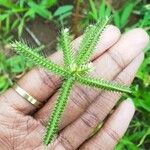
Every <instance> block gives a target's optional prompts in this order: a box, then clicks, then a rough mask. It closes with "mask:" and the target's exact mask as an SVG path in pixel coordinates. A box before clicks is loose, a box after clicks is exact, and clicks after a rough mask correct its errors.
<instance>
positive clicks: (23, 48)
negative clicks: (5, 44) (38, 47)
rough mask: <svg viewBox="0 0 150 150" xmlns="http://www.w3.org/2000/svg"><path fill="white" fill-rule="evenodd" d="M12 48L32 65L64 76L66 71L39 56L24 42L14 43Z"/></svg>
mask: <svg viewBox="0 0 150 150" xmlns="http://www.w3.org/2000/svg"><path fill="white" fill-rule="evenodd" d="M11 46H12V48H14V49H15V50H16V51H17V52H18V53H19V54H21V55H23V56H24V57H26V58H27V59H29V60H31V61H32V62H33V63H34V64H36V65H38V66H41V67H43V68H45V69H48V70H49V71H52V72H54V73H56V74H58V75H62V76H66V75H68V73H67V71H66V70H65V69H63V68H61V67H60V66H58V65H57V64H55V63H53V62H52V61H50V60H48V59H46V58H44V57H42V56H40V55H39V54H38V53H36V52H35V51H34V50H33V49H31V48H30V47H28V46H27V45H26V44H25V43H24V42H18V41H15V42H13V43H11Z"/></svg>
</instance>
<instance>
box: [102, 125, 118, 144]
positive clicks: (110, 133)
mask: <svg viewBox="0 0 150 150" xmlns="http://www.w3.org/2000/svg"><path fill="white" fill-rule="evenodd" d="M103 129H104V130H103V131H104V132H105V133H106V134H107V135H108V136H109V137H110V139H112V140H113V141H114V142H115V143H118V142H119V140H120V138H121V137H120V135H119V133H118V132H117V131H115V130H114V129H112V128H110V127H108V126H105V127H104V128H103Z"/></svg>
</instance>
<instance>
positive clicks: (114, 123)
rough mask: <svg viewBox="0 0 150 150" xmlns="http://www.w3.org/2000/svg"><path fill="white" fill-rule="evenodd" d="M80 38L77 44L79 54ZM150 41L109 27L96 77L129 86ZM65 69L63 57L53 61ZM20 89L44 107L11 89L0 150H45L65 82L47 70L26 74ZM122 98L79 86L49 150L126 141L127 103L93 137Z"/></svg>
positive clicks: (2, 106) (1, 116)
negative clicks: (49, 123) (46, 135)
mask: <svg viewBox="0 0 150 150" xmlns="http://www.w3.org/2000/svg"><path fill="white" fill-rule="evenodd" d="M80 39H81V37H79V38H77V39H76V40H75V41H74V42H73V48H74V51H77V50H78V45H79V42H80ZM148 41H149V37H148V35H147V34H146V33H145V31H143V30H142V29H133V30H131V31H128V32H127V33H125V34H123V35H120V31H119V30H118V29H117V28H116V27H114V26H112V25H109V26H108V27H107V28H106V30H105V31H104V33H103V35H102V38H101V39H100V41H99V42H98V45H97V47H96V51H95V53H94V55H93V56H92V58H91V61H93V64H94V66H95V70H94V72H92V75H93V76H97V77H103V78H105V79H107V80H116V81H117V82H121V83H125V84H130V83H131V82H132V80H133V78H134V76H135V73H136V71H137V69H138V68H139V66H140V64H141V62H142V60H143V52H142V49H144V48H145V46H146V45H147V43H148ZM50 59H51V60H53V61H55V62H56V63H59V64H61V63H62V60H63V58H62V53H61V52H60V51H59V52H56V53H54V54H53V55H51V56H50ZM18 84H19V85H20V86H21V87H22V88H23V89H24V90H26V91H27V92H28V93H30V95H32V96H33V97H35V98H36V99H37V100H39V101H41V102H45V101H46V103H45V105H44V106H43V107H42V108H40V109H38V110H37V109H36V108H35V107H34V106H33V105H31V104H30V103H28V102H27V101H26V100H25V99H23V98H22V97H20V96H19V95H18V94H17V93H16V92H15V91H14V90H13V89H9V90H8V91H7V92H5V93H4V94H3V95H1V98H0V99H1V100H0V133H1V134H0V149H2V150H12V149H15V150H22V149H23V150H36V149H37V150H43V149H45V146H44V145H43V143H42V136H43V134H44V132H45V127H46V125H47V120H48V117H49V114H50V113H51V111H52V108H53V106H54V103H55V100H56V97H57V95H58V89H59V87H60V86H61V79H60V78H58V77H57V76H55V75H53V74H50V73H48V72H46V71H44V70H43V69H39V68H35V69H33V70H31V71H30V72H28V73H27V74H26V75H25V76H24V77H23V78H22V79H21V80H19V81H18ZM120 96H121V95H120V94H119V93H111V92H106V91H97V90H92V89H88V88H84V87H80V86H79V85H77V84H76V86H74V88H73V92H72V94H71V96H70V99H69V102H68V105H67V107H66V109H65V112H64V113H63V117H62V119H61V123H60V126H59V129H60V130H59V131H60V132H59V135H58V137H56V140H55V141H54V142H53V143H52V144H51V145H49V146H48V147H47V149H50V150H51V149H52V150H74V149H79V150H82V149H83V150H88V149H89V150H98V149H104V150H105V149H106V150H109V149H113V148H114V147H115V145H116V144H117V143H118V141H119V139H120V138H121V137H122V136H123V134H124V132H125V130H126V129H127V127H128V125H129V122H130V120H131V118H132V116H133V114H134V106H133V104H132V102H131V101H130V100H127V101H124V102H123V103H121V104H120V105H119V107H118V108H117V109H116V110H115V111H114V113H113V114H112V115H111V116H110V117H109V118H108V119H107V120H106V121H105V122H104V125H103V126H102V128H101V129H100V130H99V131H98V132H97V133H96V134H95V135H93V136H92V137H91V135H92V134H93V132H94V129H95V128H96V127H97V125H99V124H100V123H102V122H103V121H104V119H105V118H106V116H108V114H110V111H111V110H112V109H113V107H114V105H115V104H116V102H117V100H118V99H119V97H120Z"/></svg>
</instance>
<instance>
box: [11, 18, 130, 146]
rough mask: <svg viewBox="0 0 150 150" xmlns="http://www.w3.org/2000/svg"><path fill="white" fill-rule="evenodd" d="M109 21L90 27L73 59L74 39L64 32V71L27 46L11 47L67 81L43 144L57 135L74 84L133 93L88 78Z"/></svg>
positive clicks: (112, 84) (13, 45) (117, 85)
mask: <svg viewBox="0 0 150 150" xmlns="http://www.w3.org/2000/svg"><path fill="white" fill-rule="evenodd" d="M108 21H109V18H108V17H104V18H102V19H100V20H99V21H98V22H97V23H96V24H95V25H90V26H89V27H87V29H86V31H85V33H84V35H83V39H82V40H81V43H80V46H79V51H78V54H77V55H76V57H75V58H74V56H73V54H72V47H71V36H70V32H69V29H68V28H67V29H63V30H62V31H61V36H60V38H59V45H60V48H61V49H62V51H63V55H64V56H63V59H64V67H61V66H59V65H57V64H55V63H53V62H52V61H50V60H48V59H46V58H44V57H42V56H40V55H39V54H38V53H36V52H34V50H33V49H32V48H30V47H28V46H27V44H25V43H24V42H21V41H15V42H13V43H12V44H11V45H12V47H13V48H14V49H15V50H16V51H17V52H18V53H19V54H21V55H23V56H24V57H25V58H27V59H29V60H31V61H33V63H35V64H36V65H37V66H40V67H43V68H45V69H46V70H48V71H51V72H53V73H56V74H57V75H60V76H61V77H63V78H64V82H63V84H62V87H61V88H60V95H59V96H58V98H57V101H56V104H55V107H54V110H53V112H52V114H51V116H50V118H49V121H48V125H47V130H46V133H45V136H44V140H43V141H44V144H45V145H48V144H49V143H51V142H52V141H53V139H54V137H55V135H56V134H57V132H58V125H59V122H60V118H61V116H62V113H63V111H64V109H65V106H66V104H67V101H68V99H69V95H70V92H71V89H72V87H73V85H74V83H75V82H79V83H80V84H82V85H85V86H89V87H94V88H98V89H104V90H108V91H117V92H126V93H130V92H131V90H130V88H129V87H128V86H126V85H121V84H118V83H114V82H110V81H106V80H104V79H95V78H94V77H91V76H88V73H89V72H90V71H91V68H92V67H91V65H89V64H90V63H89V58H90V56H91V54H92V53H93V51H94V49H95V47H96V44H97V42H98V40H99V39H100V37H101V35H102V32H103V30H104V29H105V27H106V25H107V23H108Z"/></svg>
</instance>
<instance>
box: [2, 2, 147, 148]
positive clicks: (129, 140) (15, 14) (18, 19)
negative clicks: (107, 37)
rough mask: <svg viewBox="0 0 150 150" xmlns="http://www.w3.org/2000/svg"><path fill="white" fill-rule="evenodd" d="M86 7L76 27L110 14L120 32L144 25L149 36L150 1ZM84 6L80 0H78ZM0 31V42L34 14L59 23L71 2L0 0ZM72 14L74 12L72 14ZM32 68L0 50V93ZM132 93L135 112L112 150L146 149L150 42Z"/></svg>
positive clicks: (22, 60)
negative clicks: (122, 135) (124, 133)
mask: <svg viewBox="0 0 150 150" xmlns="http://www.w3.org/2000/svg"><path fill="white" fill-rule="evenodd" d="M87 2H88V3H86V5H88V6H87V7H83V8H80V9H81V13H82V14H81V15H82V19H81V21H80V23H79V24H80V25H81V26H80V28H84V27H85V26H87V25H89V24H90V23H93V22H94V21H97V20H98V19H99V18H100V17H102V16H104V15H110V14H111V15H112V22H113V24H115V25H116V26H118V27H119V28H120V29H121V30H122V31H126V30H129V29H131V28H135V27H142V28H144V29H145V30H146V31H147V32H148V34H149V35H150V4H148V0H128V1H126V3H125V4H124V5H123V6H122V7H119V9H116V8H113V7H112V5H110V4H109V3H106V2H105V0H101V1H99V0H87ZM80 3H82V4H83V5H84V0H80ZM0 6H1V7H0V31H1V33H2V37H1V41H2V40H5V43H7V42H8V41H9V40H10V39H11V38H12V36H8V35H11V34H10V32H11V31H12V30H14V29H15V28H17V32H18V36H21V34H22V31H23V28H24V25H25V24H26V22H28V21H29V20H33V21H34V19H35V18H36V16H40V17H41V18H43V19H45V20H49V21H53V22H55V23H56V24H57V25H58V24H59V23H61V24H63V23H64V22H66V21H67V18H68V17H70V16H71V14H72V10H73V8H75V5H72V4H65V5H60V4H59V2H58V1H57V0H41V1H35V0H18V1H17V0H16V2H12V1H11V0H0ZM74 15H75V14H74ZM68 22H70V21H68ZM31 67H32V64H31V63H30V62H25V60H24V58H22V57H21V56H17V55H14V56H12V57H6V56H5V55H4V53H3V52H1V53H0V93H2V92H4V91H5V90H6V89H7V88H8V87H9V86H10V85H11V84H12V82H13V80H14V78H16V76H18V75H20V74H22V73H24V72H26V71H27V70H29V69H30V68H31ZM133 85H134V87H135V89H136V90H135V93H134V94H133V95H132V96H131V95H129V96H130V97H131V98H132V99H133V100H134V103H135V106H136V108H137V112H136V115H135V117H134V119H133V121H132V122H131V124H130V127H129V129H128V131H127V133H126V135H125V136H124V137H123V139H122V140H121V141H120V143H119V144H118V146H117V147H116V150H148V149H149V147H150V146H149V145H150V44H149V45H148V47H147V48H146V49H145V60H144V62H143V64H142V65H141V68H140V69H139V71H138V73H137V75H136V78H135V80H134V82H133Z"/></svg>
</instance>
